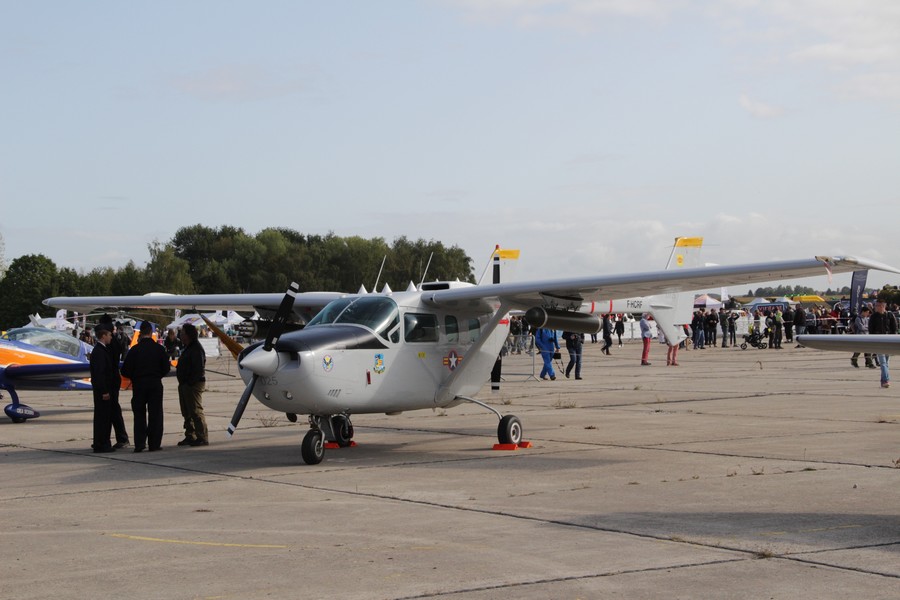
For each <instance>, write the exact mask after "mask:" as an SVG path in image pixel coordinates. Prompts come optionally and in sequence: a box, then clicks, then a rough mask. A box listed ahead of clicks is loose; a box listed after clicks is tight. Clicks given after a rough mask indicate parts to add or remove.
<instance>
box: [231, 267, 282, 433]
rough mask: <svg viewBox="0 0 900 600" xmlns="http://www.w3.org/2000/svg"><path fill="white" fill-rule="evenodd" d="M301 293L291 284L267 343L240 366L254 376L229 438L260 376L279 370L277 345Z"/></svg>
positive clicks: (241, 400)
mask: <svg viewBox="0 0 900 600" xmlns="http://www.w3.org/2000/svg"><path fill="white" fill-rule="evenodd" d="M299 291H300V286H299V285H297V283H296V282H293V283H291V285H290V287H288V290H287V292H285V294H284V298H282V299H281V305H279V307H278V311H277V312H276V313H275V318H274V319H272V324H271V325H270V326H269V335H268V336H267V337H266V341H265V342H264V343H263V345H262V346H261V347H259V348H257V349H255V350H253V351H252V352H250V353H249V354H248V355H247V356H245V357H243V358H242V359H241V361H240V366H241V367H243V368H245V369H248V370H249V371H251V372H252V373H253V376H252V377H251V378H250V381H249V382H247V387H246V388H244V393H243V394H241V399H240V400H238V404H237V406H236V407H235V409H234V415H232V417H231V423H229V424H228V432H227V435H228V437H231V436H232V435H234V431H235V430H236V429H237V426H238V423H239V422H240V420H241V417H242V416H243V414H244V409H245V408H247V402H249V401H250V394H252V393H253V386H255V385H256V380H257V379H259V377H260V376H263V377H268V376H270V375H274V374H275V371H277V370H278V353H277V352H276V351H275V344H276V343H277V342H278V337H279V336H280V335H281V332H282V330H284V324H285V323H287V320H288V316H289V315H290V314H291V311H292V310H293V308H294V299H295V298H296V297H297V293H298V292H299Z"/></svg>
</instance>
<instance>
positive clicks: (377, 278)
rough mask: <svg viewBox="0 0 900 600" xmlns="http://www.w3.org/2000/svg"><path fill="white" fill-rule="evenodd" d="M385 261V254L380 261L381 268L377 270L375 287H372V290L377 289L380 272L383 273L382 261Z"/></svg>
mask: <svg viewBox="0 0 900 600" xmlns="http://www.w3.org/2000/svg"><path fill="white" fill-rule="evenodd" d="M386 260H387V254H385V255H384V258H382V259H381V268H380V269H378V277H376V278H375V285H373V286H372V290H373V291H374V290H377V289H378V282H379V281H381V272H382V271H384V261H386Z"/></svg>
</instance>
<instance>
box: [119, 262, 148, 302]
mask: <svg viewBox="0 0 900 600" xmlns="http://www.w3.org/2000/svg"><path fill="white" fill-rule="evenodd" d="M146 291H147V278H146V276H145V274H144V270H143V269H141V268H138V267H137V266H136V265H135V264H134V261H132V260H129V261H128V264H126V265H125V266H124V267H122V268H121V269H119V270H118V271H116V272H115V274H114V275H113V278H112V282H110V292H112V294H113V295H114V296H140V295H141V294H144V293H146Z"/></svg>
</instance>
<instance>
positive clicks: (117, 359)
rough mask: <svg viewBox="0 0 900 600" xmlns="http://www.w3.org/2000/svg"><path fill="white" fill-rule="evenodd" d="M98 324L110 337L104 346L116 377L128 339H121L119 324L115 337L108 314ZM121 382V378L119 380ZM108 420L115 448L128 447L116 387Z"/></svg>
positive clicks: (126, 348) (126, 431) (126, 429)
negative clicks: (114, 435)
mask: <svg viewBox="0 0 900 600" xmlns="http://www.w3.org/2000/svg"><path fill="white" fill-rule="evenodd" d="M100 323H101V324H102V325H104V326H105V327H107V328H108V329H109V330H110V332H112V335H111V337H110V340H109V343H108V344H106V349H107V351H108V352H109V355H110V357H111V358H112V362H113V365H114V366H115V369H116V377H118V376H119V363H121V362H122V357H124V356H125V353H126V352H127V351H128V338H127V336H126V337H125V338H124V340H123V339H122V336H124V331H122V326H121V324H119V325H118V326H117V328H116V329H118V330H119V332H121V333H122V336H119V335H116V331H114V330H113V321H112V317H110V316H109V315H108V314H104V315H103V316H102V317H100ZM120 381H121V378H120ZM109 419H110V421H112V426H113V430H115V432H116V446H115V447H116V448H124V447H125V446H127V445H128V428H127V427H125V417H123V416H122V406H121V405H120V404H119V392H118V387H117V388H116V394H115V397H114V399H113V400H112V401H111V403H110V406H109Z"/></svg>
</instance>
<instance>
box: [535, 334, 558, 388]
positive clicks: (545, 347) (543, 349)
mask: <svg viewBox="0 0 900 600" xmlns="http://www.w3.org/2000/svg"><path fill="white" fill-rule="evenodd" d="M534 343H535V345H536V346H537V347H538V351H539V352H540V353H541V360H543V361H544V368H543V369H541V379H544V380H546V379H547V376H549V377H550V379H551V381H556V371H554V370H553V354H554V353H556V352H559V340H558V339H557V338H556V330H554V329H545V328H543V327H542V328H540V329H538V330H537V331H535V332H534Z"/></svg>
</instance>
